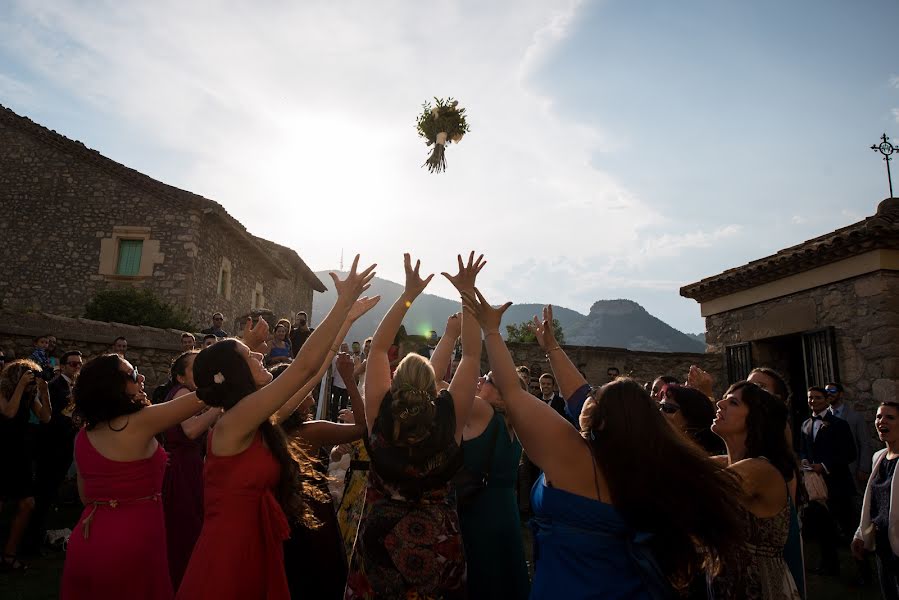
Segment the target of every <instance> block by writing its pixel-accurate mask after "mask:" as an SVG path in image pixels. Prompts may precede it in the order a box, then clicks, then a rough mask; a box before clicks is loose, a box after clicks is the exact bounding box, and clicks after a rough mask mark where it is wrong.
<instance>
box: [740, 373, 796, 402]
mask: <svg viewBox="0 0 899 600" xmlns="http://www.w3.org/2000/svg"><path fill="white" fill-rule="evenodd" d="M753 373H761V374H762V375H767V376H768V377H770V378H771V379H773V380H774V387H776V388H777V389H776V390H768V393H769V394H771V395H772V396H775V397H777V398H780V400H781V402H783V403H784V404H786V405H787V406H790V403H791V401H792V400H791V396H792V395H793V391H792V390H791V389H790V384H788V383H787V380H786V379H785V378H784V376H783V375H781V374H780V372H778V371H775V370H774V369H772V368H771V367H756V368H754V369H753V370H752V371H750V372H749V376H752V374H753ZM735 385H736V384H735Z"/></svg>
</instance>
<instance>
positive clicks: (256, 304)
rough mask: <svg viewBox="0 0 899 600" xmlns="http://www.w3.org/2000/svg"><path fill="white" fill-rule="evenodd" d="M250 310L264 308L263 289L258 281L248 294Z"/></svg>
mask: <svg viewBox="0 0 899 600" xmlns="http://www.w3.org/2000/svg"><path fill="white" fill-rule="evenodd" d="M250 308H251V309H257V308H265V289H264V287H263V285H262V282H260V281H257V282H256V287H255V288H253V289H252V291H251V292H250Z"/></svg>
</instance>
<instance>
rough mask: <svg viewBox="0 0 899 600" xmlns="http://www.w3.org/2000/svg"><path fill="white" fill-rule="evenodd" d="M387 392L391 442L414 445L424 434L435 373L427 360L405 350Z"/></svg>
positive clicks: (428, 422)
mask: <svg viewBox="0 0 899 600" xmlns="http://www.w3.org/2000/svg"><path fill="white" fill-rule="evenodd" d="M390 395H391V396H392V398H393V402H392V403H391V406H390V411H391V413H392V416H393V432H392V433H393V441H394V443H400V444H408V445H413V444H415V443H417V442H420V441H421V440H423V439H425V438H427V437H428V435H429V434H430V432H431V424H432V423H433V421H434V415H435V412H436V411H435V407H434V400H435V398H436V396H437V376H436V375H435V374H434V367H432V366H431V363H430V361H428V359H426V358H424V357H423V356H420V355H418V354H414V353H410V354H407V355H406V356H405V358H403V360H401V361H400V364H399V365H397V367H396V372H395V373H394V375H393V383H392V384H391V385H390Z"/></svg>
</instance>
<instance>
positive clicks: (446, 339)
mask: <svg viewBox="0 0 899 600" xmlns="http://www.w3.org/2000/svg"><path fill="white" fill-rule="evenodd" d="M461 334H462V313H460V312H458V313H454V314H452V315H450V316H449V318H448V319H447V320H446V328H445V329H444V330H443V337H442V338H440V341H439V342H437V347H436V348H434V352H433V353H432V354H431V366H432V367H434V373H435V374H436V375H437V381H440V380H441V379H443V377H444V375H446V370H447V369H448V368H449V365H450V361H451V360H452V359H453V349H454V348H455V347H456V340H458V339H459V336H460V335H461Z"/></svg>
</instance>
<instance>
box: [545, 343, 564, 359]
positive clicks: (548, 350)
mask: <svg viewBox="0 0 899 600" xmlns="http://www.w3.org/2000/svg"><path fill="white" fill-rule="evenodd" d="M561 349H562V346H559V345H556V346H553V347H552V348H547V349H546V356H547V357H548V356H549V353H550V352H555V351H556V350H561Z"/></svg>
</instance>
